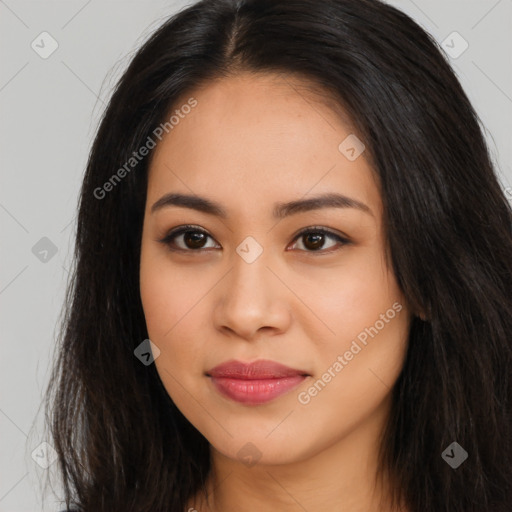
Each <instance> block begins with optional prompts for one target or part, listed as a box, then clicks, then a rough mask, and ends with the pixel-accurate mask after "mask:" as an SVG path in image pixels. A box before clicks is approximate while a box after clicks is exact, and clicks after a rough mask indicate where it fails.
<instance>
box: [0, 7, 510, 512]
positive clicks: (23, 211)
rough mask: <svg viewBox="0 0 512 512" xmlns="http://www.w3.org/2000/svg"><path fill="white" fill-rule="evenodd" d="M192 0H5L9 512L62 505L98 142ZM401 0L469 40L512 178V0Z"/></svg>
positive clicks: (476, 98) (0, 28)
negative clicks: (146, 56)
mask: <svg viewBox="0 0 512 512" xmlns="http://www.w3.org/2000/svg"><path fill="white" fill-rule="evenodd" d="M187 3H189V2H184V1H183V0H181V1H175V2H171V1H161V0H151V1H121V0H111V1H100V0H89V1H87V0H79V1H74V0H73V1H70V0H68V1H48V0H46V1H31V2H28V1H15V0H5V1H2V0H0V52H1V60H2V66H1V69H0V108H1V113H0V119H1V122H0V141H1V151H0V162H1V163H0V169H1V171H2V172H1V188H0V223H1V229H2V244H1V248H0V251H1V252H0V255H1V259H2V264H1V267H0V304H1V326H2V339H1V348H2V352H1V359H0V364H1V367H0V390H1V394H0V461H1V463H0V512H6V511H10V512H21V511H31V512H33V511H35V510H48V511H51V510H59V507H58V504H57V503H56V502H54V500H53V498H52V495H51V492H50V493H49V495H48V497H47V499H46V501H45V505H44V508H43V506H42V505H41V503H42V497H41V494H40V493H41V491H40V489H41V486H42V485H43V484H44V482H45V478H46V476H47V473H48V471H51V470H52V469H53V468H55V465H53V466H52V465H50V468H49V469H44V468H43V467H41V466H40V465H39V464H38V463H36V461H38V462H40V461H42V463H43V465H44V461H46V462H49V461H51V449H48V448H45V445H42V446H41V443H43V442H44V441H45V439H44V437H43V434H42V414H41V412H42V411H41V410H39V407H40V403H41V396H42V392H43V390H44V388H45V386H46V382H47V379H48V376H49V366H50V363H51V359H52V357H53V351H54V348H53V346H54V340H55V336H56V332H57V330H56V329H57V325H58V324H57V323H58V320H59V314H60V310H61V306H62V303H63V300H64V290H65V284H66V279H67V276H68V271H67V269H68V268H69V266H70V261H71V255H72V248H73V233H74V228H75V224H74V221H75V212H76V202H77V194H78V190H79V187H80V183H81V178H82V175H83V171H84V167H85V163H86V159H87V154H88V150H89V147H90V144H91V142H92V138H93V135H94V132H95V130H96V128H97V124H98V121H99V117H100V114H101V113H102V110H103V108H104V105H105V103H106V101H107V98H108V97H109V94H110V92H111V90H112V87H113V85H114V84H115V81H116V80H117V78H119V76H120V74H121V72H122V71H123V69H124V68H125V67H126V65H127V63H128V62H129V59H130V57H131V56H132V55H133V52H134V51H135V50H136V49H137V48H138V47H139V46H140V44H141V42H142V41H143V40H145V39H146V38H147V37H148V35H149V34H150V33H151V32H152V31H153V30H154V29H155V28H156V27H157V26H158V25H160V24H161V23H162V22H163V21H164V19H165V18H166V17H167V16H169V15H170V14H172V13H174V12H175V11H176V10H178V9H180V8H181V7H183V6H184V5H186V4H187ZM389 3H391V4H392V5H395V6H396V7H398V8H400V9H401V10H403V11H405V12H406V13H407V14H409V15H410V16H412V17H413V18H414V19H415V20H416V21H418V22H419V23H420V24H421V25H422V26H423V27H424V28H425V29H426V30H427V31H429V32H430V33H431V34H432V35H433V36H434V37H435V38H436V39H437V40H438V41H439V42H442V41H445V40H447V44H449V45H450V46H452V47H453V48H452V49H451V50H450V51H452V52H457V53H458V52H460V51H461V50H462V49H463V46H462V44H463V41H461V40H459V39H457V38H455V39H454V38H453V36H450V35H451V34H452V33H453V32H454V31H456V32H458V33H459V34H460V35H461V36H462V37H463V38H464V40H466V41H467V43H468V44H469V47H468V48H467V50H466V51H465V52H464V53H462V54H461V55H460V56H458V57H457V58H452V59H451V62H452V65H453V67H454V69H455V71H456V73H457V75H458V76H459V78H460V80H461V82H462V85H463V87H464V88H465V90H466V92H467V94H468V95H469V97H470V99H471V101H472V102H473V105H474V106H475V108H476V110H477V112H478V114H479V115H480V117H481V119H482V121H483V123H484V125H485V127H486V130H487V139H488V143H489V146H490V149H491V152H492V155H493V158H494V161H495V163H496V166H497V171H498V173H499V175H500V179H501V181H502V184H503V187H504V188H508V187H510V186H511V185H512V168H511V164H512V155H511V142H512V141H511V133H512V130H511V128H512V52H511V49H512V45H511V40H512V35H511V34H512V0H479V1H466V0H452V1H447V0H442V1H441V0H439V1H437V0H436V1H426V0H415V1H412V0H396V1H391V2H389ZM45 31H46V32H48V33H49V34H50V35H51V37H52V38H53V39H54V40H56V41H57V44H58V48H57V50H56V51H55V52H54V53H53V54H51V55H50V56H49V57H48V58H46V59H43V58H42V57H41V56H40V54H39V53H37V52H36V51H35V49H33V48H32V47H31V45H32V42H33V41H35V42H34V45H38V46H36V48H37V49H38V51H39V52H43V51H48V50H49V49H51V41H50V39H49V38H48V36H40V34H41V33H42V32H45ZM448 36H450V37H448ZM447 37H448V39H447ZM41 39H43V42H41ZM433 150H435V148H433ZM510 195H511V196H512V188H511V189H510ZM43 237H46V238H47V239H49V240H50V241H51V242H48V240H43V241H41V239H42V238H43ZM34 246H35V249H33V248H34ZM52 247H54V249H53V250H54V251H55V250H56V251H57V252H56V253H55V254H54V255H52ZM45 249H47V250H49V252H48V253H44V250H45ZM34 450H35V452H34V453H35V455H34V459H33V458H32V455H31V454H32V452H33V451H34Z"/></svg>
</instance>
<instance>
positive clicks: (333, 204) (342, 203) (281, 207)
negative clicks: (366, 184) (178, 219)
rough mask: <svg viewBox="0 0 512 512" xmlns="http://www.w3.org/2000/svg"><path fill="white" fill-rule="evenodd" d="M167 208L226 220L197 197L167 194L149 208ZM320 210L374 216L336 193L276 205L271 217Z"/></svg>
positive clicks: (219, 210) (220, 211)
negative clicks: (172, 207)
mask: <svg viewBox="0 0 512 512" xmlns="http://www.w3.org/2000/svg"><path fill="white" fill-rule="evenodd" d="M169 206H181V207H182V208H190V209H192V210H197V211H200V212H203V213H208V214H210V215H215V216H217V217H222V218H224V219H226V218H227V217H228V214H227V212H226V210H225V209H224V208H223V207H222V206H221V205H220V204H219V203H216V202H215V201H212V200H210V199H207V198H205V197H201V196H198V195H188V194H178V193H169V194H165V195H164V196H162V197H161V198H160V199H158V201H156V202H155V203H154V204H153V206H152V207H151V213H155V212H156V211H158V210H161V209H163V208H165V207H169ZM321 208H354V209H356V210H360V211H362V212H365V213H368V214H369V215H371V216H374V215H373V213H372V211H371V209H370V208H369V207H368V206H367V205H366V204H364V203H362V202H361V201H358V200H357V199H353V198H351V197H347V196H344V195H342V194H337V193H328V194H323V195H319V196H316V197H311V198H309V199H297V200H295V201H290V202H287V203H276V204H275V205H274V209H273V216H274V217H275V218H278V219H282V218H284V217H288V216H290V215H295V214H297V213H303V212H309V211H312V210H319V209H321Z"/></svg>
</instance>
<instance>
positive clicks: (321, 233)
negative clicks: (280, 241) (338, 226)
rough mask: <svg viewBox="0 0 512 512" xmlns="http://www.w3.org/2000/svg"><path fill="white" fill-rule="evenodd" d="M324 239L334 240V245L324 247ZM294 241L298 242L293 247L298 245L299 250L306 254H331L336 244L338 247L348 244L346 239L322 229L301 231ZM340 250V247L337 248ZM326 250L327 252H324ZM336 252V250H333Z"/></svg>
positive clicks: (312, 228)
mask: <svg viewBox="0 0 512 512" xmlns="http://www.w3.org/2000/svg"><path fill="white" fill-rule="evenodd" d="M326 239H331V240H334V243H333V244H331V245H330V246H328V247H325V245H324V244H325V241H326ZM294 240H298V242H296V243H295V244H294V245H297V244H298V245H299V247H298V248H299V250H302V251H306V252H321V253H323V252H333V250H331V249H332V248H333V247H336V242H337V243H338V245H340V246H344V245H347V244H349V243H350V240H349V239H348V238H345V237H343V236H341V235H338V234H336V233H333V232H331V231H329V230H327V229H325V228H322V227H316V226H314V227H311V228H307V229H305V230H303V231H301V232H300V233H299V234H298V235H297V236H296V237H295V239H294ZM338 248H340V247H338ZM326 249H328V250H326ZM334 250H336V249H334Z"/></svg>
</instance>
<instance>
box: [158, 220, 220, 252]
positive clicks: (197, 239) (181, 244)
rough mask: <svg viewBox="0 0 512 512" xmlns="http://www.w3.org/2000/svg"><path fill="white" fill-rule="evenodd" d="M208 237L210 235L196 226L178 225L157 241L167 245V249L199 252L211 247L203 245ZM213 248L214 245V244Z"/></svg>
mask: <svg viewBox="0 0 512 512" xmlns="http://www.w3.org/2000/svg"><path fill="white" fill-rule="evenodd" d="M208 238H211V236H210V235H209V234H208V233H206V231H203V230H202V229H200V228H198V227H197V226H180V227H179V228H176V229H174V230H172V231H171V232H170V233H168V234H167V235H166V236H165V237H164V238H163V239H162V240H159V242H162V243H163V244H165V245H167V246H168V247H169V249H171V250H174V251H189V252H199V251H200V250H204V249H205V248H206V249H211V248H212V247H207V246H205V242H206V240H207V239H208ZM212 240H213V238H212ZM176 241H177V242H176ZM176 246H177V247H176ZM217 247H220V246H217ZM213 248H216V247H215V246H214V247H213Z"/></svg>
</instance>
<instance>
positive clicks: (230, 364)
mask: <svg viewBox="0 0 512 512" xmlns="http://www.w3.org/2000/svg"><path fill="white" fill-rule="evenodd" d="M206 374H207V375H208V376H209V377H211V380H212V383H213V385H214V386H215V388H216V389H217V391H219V392H220V393H221V394H222V395H224V396H226V397H228V398H231V399H232V400H235V401H236V402H241V403H245V404H263V403H266V402H269V401H270V400H273V399H274V398H277V397H278V396H280V395H283V394H284V393H287V392H288V391H290V390H291V389H293V388H295V387H296V386H298V385H299V384H300V383H301V382H302V381H303V380H304V379H305V378H306V377H307V376H308V374H307V372H305V371H304V370H297V369H294V368H289V367H288V366H283V365H282V364H279V363H276V362H274V361H268V360H259V361H254V362H253V363H243V362H241V361H234V360H231V361H226V362H225V363H222V364H220V365H218V366H216V367H215V368H213V369H212V370H210V371H209V372H207V373H206Z"/></svg>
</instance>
